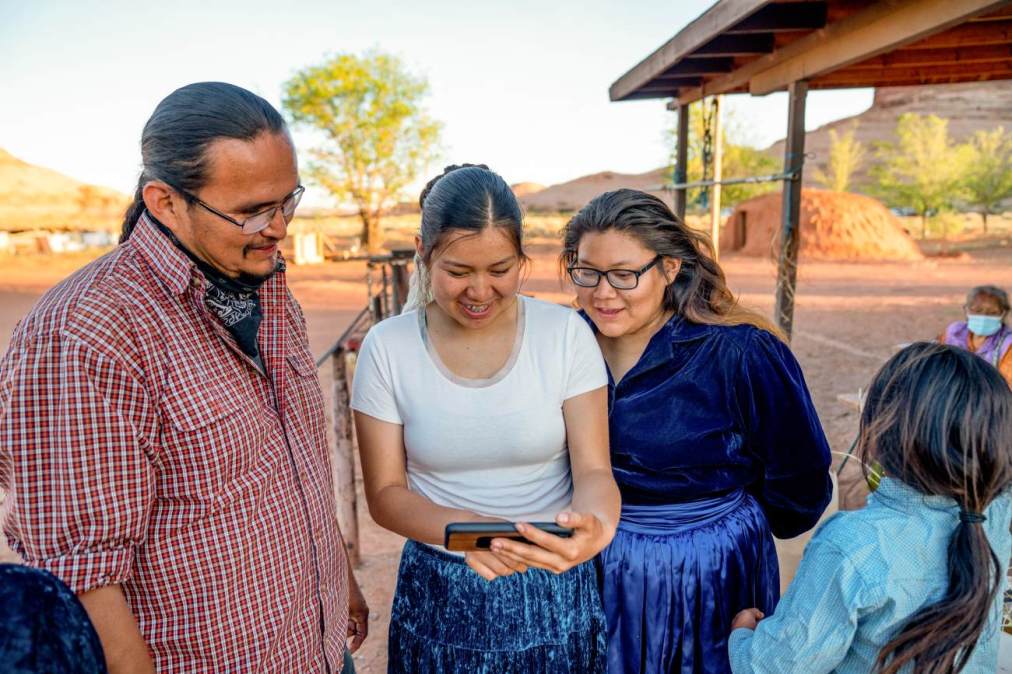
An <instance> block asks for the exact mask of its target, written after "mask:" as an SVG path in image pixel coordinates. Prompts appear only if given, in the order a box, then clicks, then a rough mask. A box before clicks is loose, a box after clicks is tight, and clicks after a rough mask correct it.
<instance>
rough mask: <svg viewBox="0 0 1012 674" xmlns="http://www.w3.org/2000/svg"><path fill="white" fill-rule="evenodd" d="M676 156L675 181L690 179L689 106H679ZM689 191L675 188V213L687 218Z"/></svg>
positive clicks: (682, 181)
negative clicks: (686, 209)
mask: <svg viewBox="0 0 1012 674" xmlns="http://www.w3.org/2000/svg"><path fill="white" fill-rule="evenodd" d="M676 152H677V155H676V157H675V176H674V178H675V183H684V182H688V179H689V106H688V105H687V104H686V105H679V106H678V147H677V148H676ZM687 195H688V192H687V190H686V189H685V188H684V187H679V188H676V189H675V215H677V216H678V217H679V218H681V219H682V220H685V200H686V198H687Z"/></svg>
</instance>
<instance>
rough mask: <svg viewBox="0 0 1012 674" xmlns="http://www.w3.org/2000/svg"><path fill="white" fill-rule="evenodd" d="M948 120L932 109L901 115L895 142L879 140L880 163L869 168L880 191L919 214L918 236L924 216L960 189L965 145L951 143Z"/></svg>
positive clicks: (949, 201)
mask: <svg viewBox="0 0 1012 674" xmlns="http://www.w3.org/2000/svg"><path fill="white" fill-rule="evenodd" d="M948 125H949V121H948V120H947V119H942V118H941V117H937V116H935V115H927V116H921V115H917V114H914V113H905V114H903V115H900V118H899V121H898V122H897V124H896V138H897V142H896V143H880V144H879V145H878V147H877V151H876V156H877V157H878V159H879V160H880V161H881V163H880V164H879V165H877V166H875V167H874V168H872V171H871V174H872V176H873V177H874V178H875V179H876V181H877V185H875V186H874V187H873V190H874V191H875V192H877V193H878V194H879V196H881V197H882V198H883V199H885V200H886V202H887V203H889V204H890V205H892V206H897V207H901V208H912V209H913V210H914V211H915V212H916V213H917V214H918V215H920V216H921V238H927V233H928V231H927V228H928V216H929V215H931V214H932V213H938V212H940V211H942V210H945V209H947V208H949V207H950V206H951V205H952V203H953V202H954V201H956V200H957V199H959V197H960V196H961V195H962V194H963V182H964V174H965V172H966V165H967V161H968V159H969V157H968V152H967V150H968V147H967V146H965V145H962V146H957V145H953V143H952V142H951V141H950V140H949V134H948Z"/></svg>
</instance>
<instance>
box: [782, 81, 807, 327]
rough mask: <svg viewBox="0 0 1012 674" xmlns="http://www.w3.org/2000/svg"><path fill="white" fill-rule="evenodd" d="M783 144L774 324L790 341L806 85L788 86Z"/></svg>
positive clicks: (797, 241)
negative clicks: (782, 184) (786, 174)
mask: <svg viewBox="0 0 1012 674" xmlns="http://www.w3.org/2000/svg"><path fill="white" fill-rule="evenodd" d="M787 90H788V93H789V96H790V100H789V102H788V111H787V141H786V142H785V143H784V172H785V173H789V172H795V174H794V176H793V178H790V179H788V180H785V181H784V188H783V207H782V214H781V230H780V259H779V263H778V265H777V301H776V307H775V309H774V316H775V317H776V320H777V325H779V326H780V329H781V330H783V331H784V334H785V335H787V339H788V340H790V338H791V332H792V330H793V329H794V289H795V286H796V285H797V280H798V244H799V243H800V241H801V232H800V230H801V227H800V225H801V172H802V169H804V166H805V97H806V96H807V94H808V82H806V81H805V80H800V81H798V82H792V83H791V84H790V86H789V87H788V89H787Z"/></svg>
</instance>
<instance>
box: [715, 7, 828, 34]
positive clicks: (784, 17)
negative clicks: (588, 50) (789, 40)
mask: <svg viewBox="0 0 1012 674" xmlns="http://www.w3.org/2000/svg"><path fill="white" fill-rule="evenodd" d="M825 25H826V3H825V2H792V3H789V4H783V5H781V4H774V5H766V6H765V7H763V8H762V9H760V10H759V11H758V12H756V13H754V14H753V15H752V16H750V17H748V18H746V19H742V20H741V21H739V22H738V23H736V24H735V25H733V26H731V27H730V28H728V29H727V30H725V31H724V34H725V35H736V34H744V33H779V32H784V31H795V30H816V29H818V28H822V27H823V26H825Z"/></svg>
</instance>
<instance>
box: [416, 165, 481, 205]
mask: <svg viewBox="0 0 1012 674" xmlns="http://www.w3.org/2000/svg"><path fill="white" fill-rule="evenodd" d="M462 168H480V169H485V170H486V171H491V170H492V169H490V168H489V167H488V166H487V165H486V164H450V165H449V166H447V167H445V168H444V169H443V172H442V173H440V174H439V175H438V176H436V177H435V178H433V179H432V180H430V181H429V182H427V183H425V187H424V188H422V193H421V194H420V195H418V207H419V208H425V198H426V197H428V196H429V192H431V191H432V188H433V187H435V186H436V183H438V182H439V181H440V180H441V179H442V178H443V177H444V176H446V175H447V174H450V173H453V172H454V171H456V170H457V169H462Z"/></svg>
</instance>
